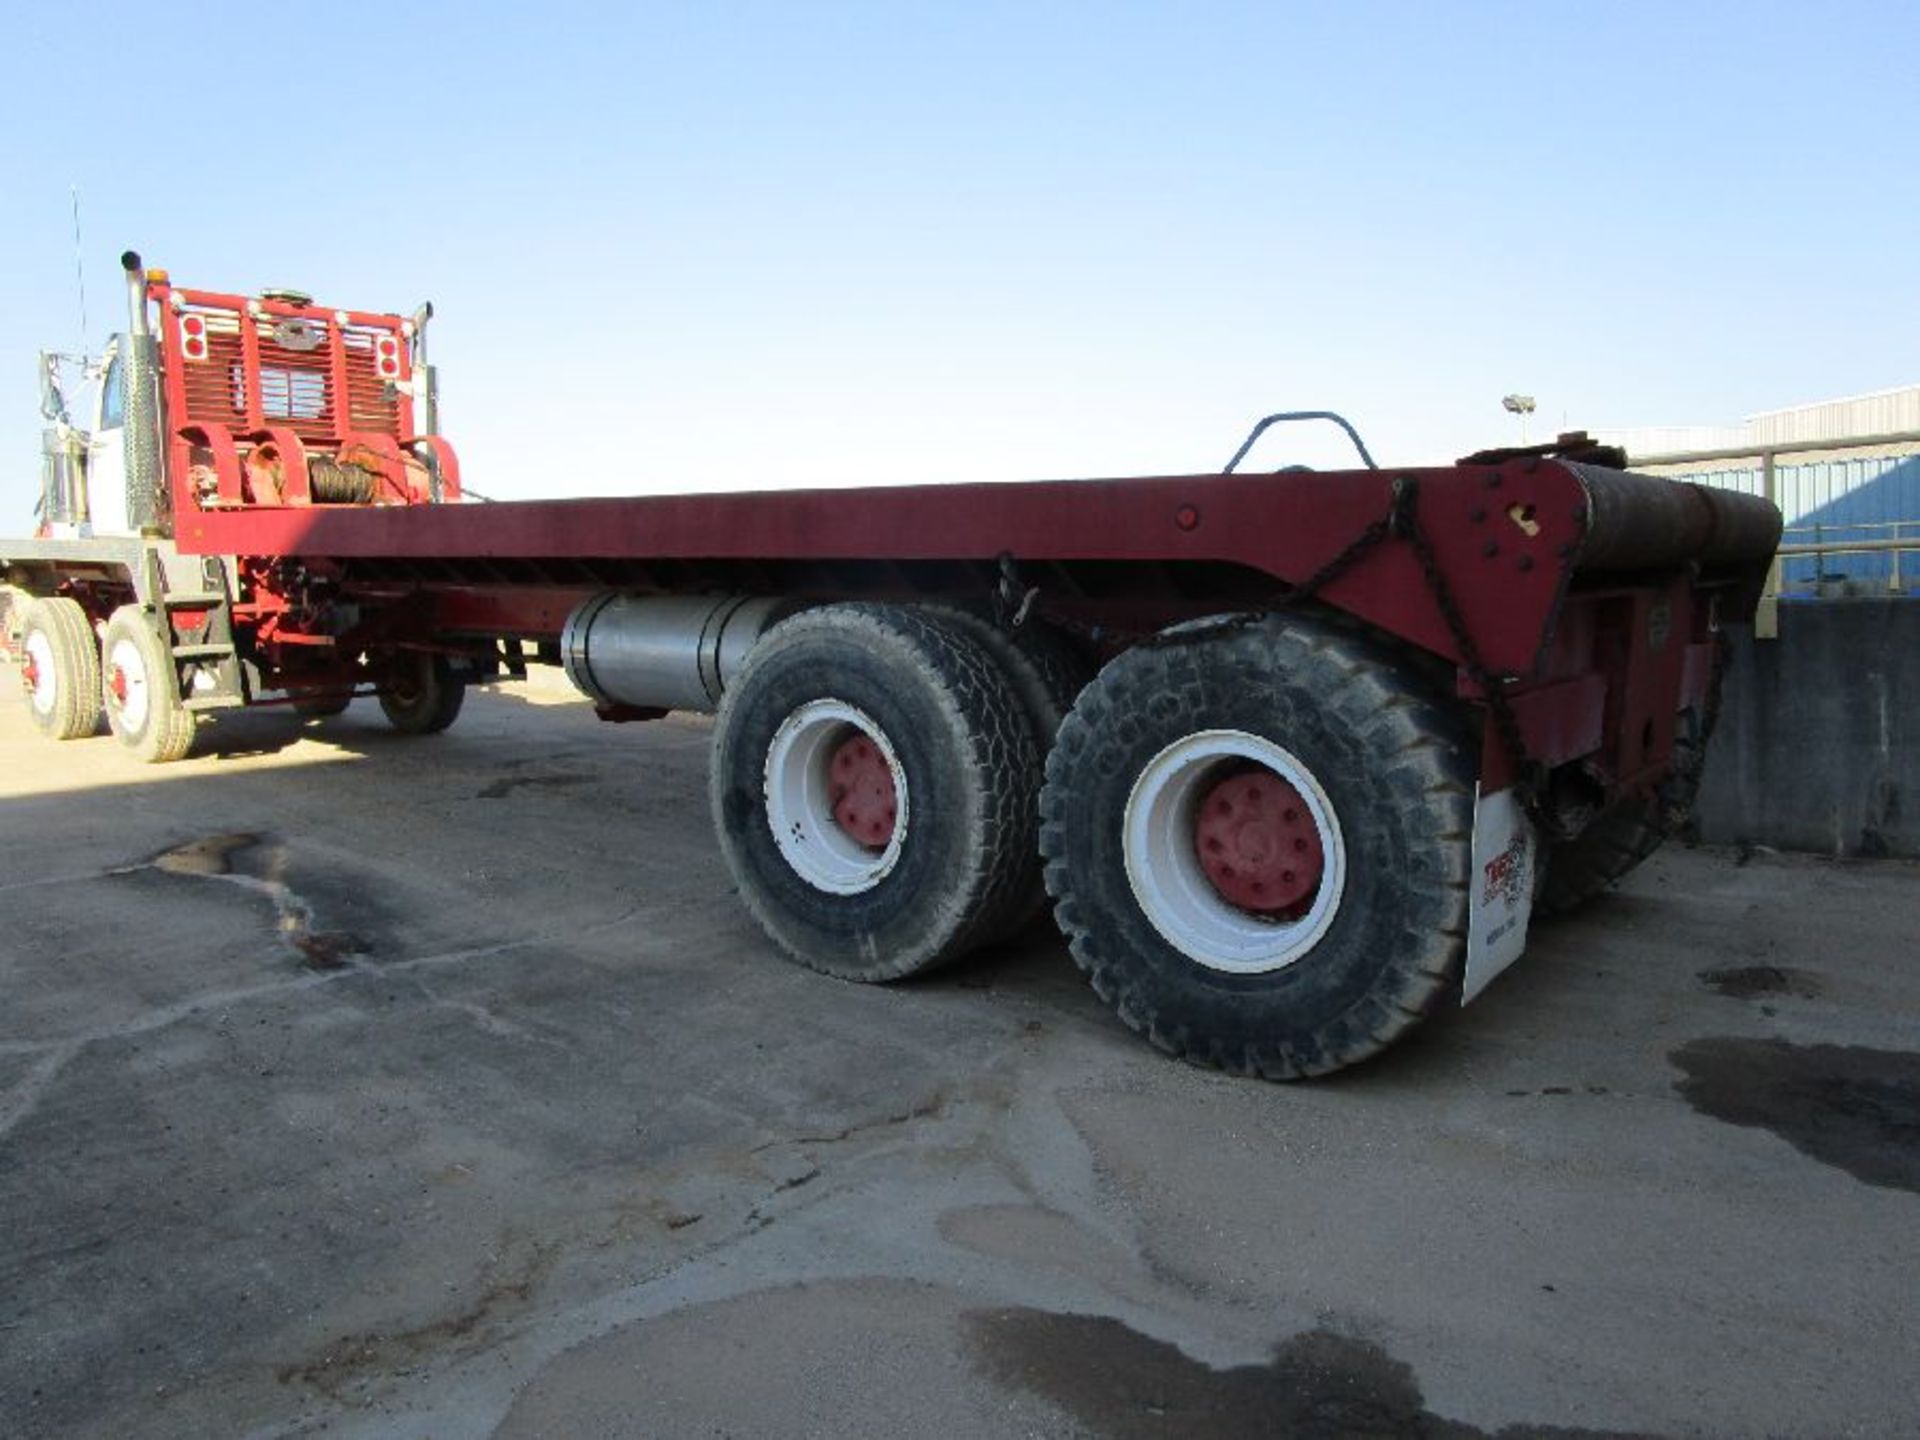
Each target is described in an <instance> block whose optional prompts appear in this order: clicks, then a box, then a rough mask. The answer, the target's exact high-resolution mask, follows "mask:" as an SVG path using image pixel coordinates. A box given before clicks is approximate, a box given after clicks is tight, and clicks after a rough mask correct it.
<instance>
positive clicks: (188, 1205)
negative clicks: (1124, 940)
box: [0, 676, 1920, 1440]
mask: <svg viewBox="0 0 1920 1440" xmlns="http://www.w3.org/2000/svg"><path fill="white" fill-rule="evenodd" d="M11 684H12V678H11V676H0V689H10V687H11ZM705 746H706V732H705V731H704V729H702V728H701V727H700V726H698V725H697V724H695V723H692V722H683V721H678V720H676V721H670V722H666V723H662V724H657V725H643V726H624V727H616V726H606V725H601V724H598V723H597V722H596V721H595V720H594V719H593V717H592V715H591V714H590V712H588V711H587V710H586V709H585V708H584V707H582V706H580V705H578V704H570V703H565V702H564V701H563V699H562V697H561V695H560V693H559V692H558V691H557V690H555V689H553V688H552V687H551V686H550V685H548V684H539V685H535V686H532V687H525V688H520V687H515V688H510V689H507V690H505V691H503V692H501V693H499V694H496V695H489V696H477V697H475V698H474V699H473V700H472V701H471V702H470V705H469V708H468V712H467V714H466V715H465V716H464V717H463V718H462V720H461V722H460V724H459V725H458V726H456V728H455V729H454V730H453V731H452V732H450V733H449V734H447V735H445V736H441V737H438V738H435V739H430V740H423V741H405V740H400V739H397V738H394V737H392V736H390V735H389V734H388V733H387V732H386V731H385V729H384V727H383V725H382V723H381V721H380V717H379V713H378V710H377V708H376V707H374V706H373V705H371V704H370V703H365V702H363V703H361V704H359V705H356V706H355V707H354V708H353V709H352V710H351V711H350V712H349V713H348V714H347V715H345V716H343V717H341V718H340V719H338V720H336V721H332V722H326V723H322V724H317V725H305V726H303V725H301V724H300V723H299V722H297V721H296V720H295V719H293V718H292V717H291V716H282V715H274V714H258V715H245V716H238V717H231V718H228V719H226V720H224V721H222V722H221V723H219V724H218V725H217V726H213V727H210V728H209V730H208V731H207V732H206V733H204V734H203V737H202V747H203V748H202V751H201V753H200V754H199V755H198V757H197V758H195V759H193V760H191V761H189V762H188V763H185V764H182V765H178V766H172V767H166V768H163V769H143V768H141V767H138V766H136V765H134V764H132V763H130V762H129V761H128V760H126V759H125V758H124V757H123V756H122V754H121V753H120V751H119V747H118V746H117V745H116V744H115V742H114V741H112V740H111V739H106V738H99V739H94V740H90V741H82V742H78V743H74V744H69V745H65V746H58V747H56V746H53V745H50V744H47V743H46V742H44V741H42V740H40V739H39V738H38V737H37V736H35V735H34V734H33V733H32V732H31V731H30V729H29V727H28V725H27V722H26V719H25V715H24V712H23V709H22V707H20V706H19V705H18V704H17V703H15V702H12V701H11V700H9V701H8V703H6V704H5V705H4V706H3V707H0V857H3V858H0V918H3V920H4V925H3V926H0V1435H5V1436H9V1437H19V1436H39V1435H99V1436H126V1435H139V1436H142V1437H158V1436H209V1435H223V1436H224V1435H254V1436H295V1435H300V1436H305V1435H312V1434H317V1433H320V1432H323V1431H324V1432H325V1433H327V1434H328V1435H334V1436H338V1435H346V1436H362V1437H373V1436H393V1437H413V1440H417V1437H422V1436H431V1437H462V1436H482V1435H500V1436H512V1437H520V1436H565V1437H581V1436H638V1435H646V1436H722V1435H728V1436H781V1435H831V1436H842V1435H844V1436H880V1435H902V1436H908V1435H927V1436H942V1437H948V1436H958V1435H967V1436H973V1435H979V1436H1015V1435H1047V1436H1052V1435H1111V1436H1128V1437H1132V1436H1162V1435H1165V1436H1173V1435H1193V1434H1205V1435H1242V1434H1249V1435H1252V1434H1257V1435H1290V1436H1308V1437H1313V1436H1337V1435H1351V1434H1366V1435H1375V1436H1449V1437H1465V1436H1476V1435H1484V1434H1498V1435H1502V1436H1507V1437H1513V1436H1518V1435H1541V1434H1553V1435H1562V1436H1565V1435H1575V1434H1577V1435H1609V1436H1612V1435H1626V1434H1631V1435H1695V1434H1704V1435H1739V1436H1757V1435H1780V1436H1810V1437H1811V1436H1820V1437H1829V1436H1840V1435H1883V1436H1892V1435H1903V1434H1904V1435H1911V1434H1914V1433H1916V1431H1920V1399H1916V1390H1915V1384H1914V1381H1915V1377H1916V1375H1920V1316H1916V1306H1917V1305H1920V1299H1917V1298H1916V1297H1917V1296H1920V1287H1917V1286H1916V1278H1917V1277H1920V1054H1917V1053H1916V1050H1917V1049H1920V965H1917V964H1916V947H1915V941H1914V937H1915V935H1916V934H1920V883H1916V882H1917V881H1920V872H1916V870H1915V869H1914V868H1912V867H1909V866H1903V865H1900V864H1897V863H1878V864H1856V865H1833V864H1827V863H1815V862H1808V861H1800V860H1794V859H1785V858H1780V857H1776V856H1771V855H1758V856H1754V857H1752V858H1751V859H1750V860H1748V861H1747V862H1746V863H1742V861H1741V859H1740V858H1738V857H1735V856H1733V855H1731V854H1726V853H1712V852H1687V851H1675V852H1672V853H1669V854H1666V855H1663V856H1661V857H1659V858H1658V859H1656V861H1655V862H1653V863H1652V864H1650V865H1649V866H1647V867H1646V868H1645V869H1644V870H1643V871H1642V872H1641V873H1640V874H1639V875H1637V876H1636V877H1634V878H1633V879H1632V880H1631V881H1630V882H1629V883H1628V884H1627V885H1626V886H1625V887H1624V889H1623V890H1622V891H1621V893H1619V894H1618V895H1616V896H1613V897H1611V898H1609V899H1607V900H1604V901H1602V902H1600V903H1597V904H1595V905H1594V906H1592V907H1591V908H1590V909H1589V910H1588V911H1587V912H1586V913H1584V914H1583V915H1582V916H1580V917H1578V918H1577V919H1575V920H1573V921H1571V922H1568V923H1563V924H1561V925H1558V926H1555V927H1552V928H1550V929H1545V930H1542V931H1540V932H1539V933H1538V934H1537V937H1536V941H1535V944H1534V947H1533V951H1532V953H1531V954H1530V956H1529V957H1528V959H1527V960H1526V961H1525V962H1523V963H1522V965H1521V966H1519V967H1518V968H1516V969H1515V970H1514V971H1513V972H1511V973H1510V974H1508V975H1507V976H1505V977H1503V978H1502V979H1501V980H1500V981H1499V982H1498V983H1497V984H1496V985H1495V986H1494V987H1493V988H1492V990H1491V991H1489V993H1488V994H1487V995H1486V996H1485V997H1484V998H1483V999H1482V1000H1480V1001H1479V1002H1477V1003H1476V1004H1475V1005H1474V1006H1472V1007H1471V1008H1470V1009H1468V1010H1466V1011H1464V1012H1462V1013H1460V1014H1459V1015H1458V1016H1456V1017H1452V1018H1451V1019H1449V1020H1448V1021H1446V1022H1444V1023H1441V1024H1438V1025H1435V1026H1431V1027H1429V1028H1428V1030H1427V1031H1425V1032H1424V1033H1423V1034H1422V1035H1420V1036H1419V1037H1418V1038H1416V1039H1415V1040H1414V1041H1413V1042H1412V1043H1409V1044H1407V1045H1405V1046H1403V1047H1401V1048H1400V1049H1399V1050H1398V1051H1396V1052H1394V1053H1392V1054H1390V1055H1389V1056H1387V1057H1385V1058H1383V1059H1382V1060H1380V1061H1378V1062H1376V1063H1374V1064H1372V1065H1370V1066H1367V1067H1364V1068H1362V1069H1361V1070H1358V1071H1356V1072H1353V1073H1351V1074H1348V1075H1346V1076H1343V1077H1340V1078H1336V1079H1334V1080H1331V1081H1327V1082H1322V1083H1317V1084H1312V1085H1305V1086H1292V1087H1282V1086H1274V1085H1266V1084H1260V1083H1255V1082H1244V1081H1233V1080H1227V1079H1223V1078H1221V1077H1218V1076H1215V1075H1210V1074H1207V1073H1203V1072H1201V1071H1198V1070H1193V1069H1189V1068H1186V1067H1184V1066H1182V1065H1179V1064H1177V1063H1174V1062H1171V1061H1168V1060H1166V1059H1164V1058H1162V1057H1161V1056H1159V1055H1158V1054H1156V1053H1154V1052H1153V1051H1152V1050H1150V1049H1149V1048H1148V1047H1147V1046H1145V1045H1144V1044H1143V1043H1142V1042H1140V1041H1138V1040H1136V1039H1134V1038H1133V1037H1132V1036H1131V1035H1129V1034H1128V1033H1126V1032H1125V1031H1124V1030H1122V1028H1121V1027H1120V1026H1119V1024H1118V1023H1117V1022H1116V1021H1115V1020H1113V1019H1112V1018H1111V1017H1110V1016H1109V1015H1108V1013H1107V1012H1106V1011H1105V1009H1104V1008H1103V1007H1102V1006H1101V1005H1100V1004H1099V1003H1098V1002H1097V1001H1096V1000H1095V999H1094V997H1093V996H1092V994H1091V993H1090V992H1089V991H1088V990H1087V989H1086V987H1085V986H1084V985H1083V984H1082V983H1081V981H1080V979H1079V977H1078V974H1077V972H1076V971H1075V970H1074V968H1073V966H1072V964H1071V963H1070V961H1069V960H1068V958H1067V956H1066V953H1065V949H1064V947H1063V946H1062V945H1061V944H1060V943H1059V942H1058V941H1057V940H1054V939H1050V938H1036V939H1034V940H1033V941H1032V942H1031V943H1029V944H1026V945H1024V946H1022V947H1019V948H1013V949H1008V950H1005V951H1002V952H1000V953H995V954H989V955H984V956H981V957H979V958H978V959H977V960H975V961H973V962H971V963H969V964H967V965H965V966H964V967H962V968H959V969H956V970H953V971H951V972H948V973H945V974H942V975H941V976H939V977H936V978H934V979H931V980H929V981H926V982H924V983H919V984H912V985H907V986H903V987H897V988H892V989H862V988H859V987H855V986H850V985H845V984H840V983H837V982H834V981H831V980H826V979H822V978H819V977H817V976H814V975H811V974H809V973H807V972H805V971H802V970H800V969H797V968H795V967H793V966H791V965H787V964H784V963H782V962H781V961H780V960H779V959H778V958H777V957H776V956H775V955H774V953H773V952H772V950H771V948H770V946H769V945H768V944H767V942H766V941H764V940H763V939H762V938H761V936H760V934H759V933H758V932H757V931H756V930H755V928H754V927H753V926H752V924H751V923H750V922H749V921H748V919H747V917H746V915H745V914H744V912H743V911H742V910H741V908H740V907H739V905H738V904H737V903H736V902H735V900H734V898H733V897H732V895H731V894H730V893H729V884H728V879H727V876H726V873H725V871H724V869H723V868H722V866H721V863H720V859H719V856H718V853H717V851H716V848H715V846H714V844H713V842H712V840H711V838H710V836H709V832H708V826H707V817H706V802H705V790H704V778H703V768H704V752H705Z"/></svg>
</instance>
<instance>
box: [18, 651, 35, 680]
mask: <svg viewBox="0 0 1920 1440" xmlns="http://www.w3.org/2000/svg"><path fill="white" fill-rule="evenodd" d="M20 679H21V680H22V681H23V682H25V684H26V687H27V689H29V690H38V689H39V688H40V666H39V665H38V664H37V663H36V662H35V661H34V658H33V652H32V651H31V650H29V651H28V652H27V654H26V656H25V658H23V659H22V660H21V662H20Z"/></svg>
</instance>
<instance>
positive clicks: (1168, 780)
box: [1040, 619, 1474, 1079]
mask: <svg viewBox="0 0 1920 1440" xmlns="http://www.w3.org/2000/svg"><path fill="white" fill-rule="evenodd" d="M1473 754H1474V750H1473V747H1472V745H1471V744H1469V743H1468V741H1467V739H1466V737H1465V735H1464V734H1462V733H1461V731H1460V728H1459V726H1458V725H1457V723H1456V717H1454V716H1453V715H1451V714H1450V713H1448V712H1446V711H1444V710H1442V709H1441V708H1440V707H1439V706H1438V705H1436V704H1435V703H1433V702H1432V701H1431V700H1430V699H1429V698H1428V696H1427V694H1426V692H1425V690H1424V689H1423V688H1422V687H1421V686H1420V685H1419V683H1418V682H1417V681H1416V680H1415V679H1413V678H1412V677H1410V676H1408V675H1406V674H1405V673H1404V672H1403V671H1402V670H1400V669H1399V668H1397V667H1396V666H1395V665H1394V663H1393V662H1392V661H1391V660H1390V659H1389V658H1388V657H1386V656H1385V655H1383V654H1380V653H1377V652H1376V651H1375V650H1374V649H1373V647H1371V646H1370V645H1368V644H1367V643H1366V642H1365V641H1364V640H1363V639H1358V638H1355V637H1352V636H1349V635H1344V634H1339V633H1334V632H1331V631H1329V630H1327V629H1325V628H1322V627H1320V626H1317V625H1314V624H1313V623H1312V622H1310V621H1307V620H1303V619H1288V620H1285V621H1282V620H1278V619H1276V620H1271V621H1268V622H1266V623H1264V624H1261V625H1257V626H1252V627H1246V628H1237V629H1234V630H1230V631H1224V632H1215V633H1211V634H1209V633H1207V632H1205V631H1204V630H1196V631H1195V632H1194V634H1193V638H1191V639H1180V638H1177V637H1170V638H1168V639H1165V640H1163V641H1162V642H1161V643H1159V644H1156V645H1153V646H1147V647H1142V648H1139V649H1135V650H1131V651H1128V652H1127V653H1126V654H1123V655H1121V656H1120V657H1119V658H1118V659H1116V660H1115V661H1114V662H1113V663H1112V664H1110V665H1108V666H1107V668H1106V669H1105V670H1104V671H1102V672H1101V674H1100V677H1099V678H1098V679H1097V680H1095V681H1094V683H1093V684H1092V685H1091V686H1089V687H1088V689H1087V690H1086V692H1085V693H1084V694H1083V695H1082V696H1081V697H1080V700H1079V702H1078V703H1077V704H1076V705H1075V706H1074V710H1073V713H1072V714H1071V715H1070V716H1068V718H1067V721H1066V723H1065V724H1064V725H1063V726H1061V729H1060V738H1059V740H1058V742H1057V743H1056V744H1055V746H1054V750H1053V754H1052V755H1051V757H1050V758H1049V760H1048V763H1047V784H1046V789H1045V791H1044V792H1043V794H1042V797H1041V833H1040V846H1041V852H1042V854H1043V855H1044V856H1045V857H1046V861H1047V868H1046V878H1047V888H1048V889H1049V890H1050V891H1051V892H1052V894H1053V896H1054V901H1055V916H1056V918H1057V919H1058V920H1059V922H1060V926H1061V929H1062V930H1064V931H1065V932H1066V935H1067V938H1068V940H1069V942H1070V946H1071V949H1072V952H1073V956H1074V959H1075V960H1076V961H1077V962H1078V963H1079V965H1080V967H1081V968H1082V969H1083V970H1085V971H1086V972H1087V974H1088V976H1089V978H1090V979H1091V980H1092V982H1093V987H1094V989H1095V990H1096V991H1097V992H1098V993H1099V994H1100V996H1101V997H1102V998H1103V999H1105V1000H1106V1001H1107V1002H1108V1003H1109V1004H1110V1005H1112V1006H1113V1007H1114V1009H1115V1010H1116V1011H1117V1012H1118V1014H1119V1016H1120V1018H1121V1019H1122V1020H1123V1021H1124V1022H1125V1023H1126V1024H1127V1025H1129V1026H1131V1027H1132V1028H1133V1029H1135V1030H1137V1031H1139V1032H1141V1033H1142V1034H1144V1035H1146V1036H1147V1037H1148V1038H1149V1039H1150V1040H1151V1041H1152V1042H1153V1043H1154V1044H1155V1045H1157V1046H1159V1047H1160V1048H1161V1049H1163V1050H1166V1051H1168V1052H1169V1053H1171V1054H1174V1055H1178V1056H1181V1057H1183V1058H1185V1059H1188V1060H1192V1061H1195V1062H1197V1063H1200V1064H1204V1065H1210V1066H1214V1067H1217V1068H1220V1069H1223V1070H1228V1071H1232V1072H1235V1073H1239V1074H1256V1075H1262V1076H1266V1077H1268V1078H1271V1079H1293V1078H1297V1077H1300V1076H1307V1075H1318V1074H1324V1073H1326V1072H1327V1071H1331V1070H1337V1069H1340V1068H1342V1067H1343V1066H1347V1065H1352V1064H1354V1063H1356V1062H1358V1061H1360V1060H1364V1059H1366V1058H1367V1057H1369V1056H1371V1055H1374V1054H1376V1053H1378V1052H1379V1051H1381V1050H1383V1049H1385V1048H1386V1047H1387V1046H1388V1045H1390V1044H1392V1043H1393V1042H1394V1041H1395V1040H1396V1039H1398V1038H1399V1037H1400V1036H1401V1035H1402V1034H1404V1033H1405V1032H1406V1031H1407V1030H1408V1029H1410V1028H1411V1027H1412V1026H1414V1025H1415V1024H1417V1023H1419V1022H1420V1021H1421V1020H1422V1019H1424V1018H1426V1017H1427V1016H1428V1015H1429V1014H1431V1013H1432V1012H1433V1011H1434V1010H1436V1009H1437V1008H1438V1007H1439V1006H1440V1004H1441V1003H1442V1001H1443V1000H1444V999H1445V998H1446V997H1447V996H1449V995H1452V994H1455V993H1457V991H1458V986H1459V984H1460V979H1461V975H1462V970H1463V967H1464V964H1465V956H1466V934H1467V900H1468V880H1469V874H1470V870H1471V859H1472V846H1473V769H1472V763H1473V760H1472V757H1473Z"/></svg>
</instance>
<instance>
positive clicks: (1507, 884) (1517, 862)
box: [1460, 789, 1540, 1005]
mask: <svg viewBox="0 0 1920 1440" xmlns="http://www.w3.org/2000/svg"><path fill="white" fill-rule="evenodd" d="M1539 850H1540V844H1539V840H1538V838H1537V837H1536V836H1535V835H1534V832H1533V822H1532V821H1530V820H1528V819H1527V812H1526V811H1525V810H1523V809H1521V807H1520V801H1519V798H1518V797H1517V796H1516V795H1515V794H1514V792H1513V791H1512V790H1511V789H1506V790H1497V791H1495V792H1494V793H1493V794H1491V795H1488V794H1486V793H1485V792H1484V791H1476V792H1475V794H1474V800H1473V877H1472V885H1473V891H1472V898H1471V900H1470V901H1469V904H1468V908H1467V973H1466V979H1465V981H1464V983H1463V984H1462V986H1461V990H1460V1003H1461V1004H1462V1005H1464V1004H1466V1003H1467V1002H1468V1001H1469V1000H1471V999H1473V997H1474V996H1476V995H1478V994H1479V993H1480V992H1481V991H1482V990H1484V989H1486V988H1487V984H1488V982H1489V981H1491V980H1492V979H1493V977H1494V976H1496V975H1498V974H1499V973H1500V972H1501V971H1502V970H1504V969H1506V968H1507V967H1508V966H1509V965H1511V964H1512V963H1513V962H1514V961H1516V960H1518V959H1519V958H1520V952H1521V951H1522V950H1525V949H1526V948H1527V921H1528V920H1529V919H1530V918H1531V917H1532V915H1533V879H1534V866H1535V864H1536V863H1537V860H1538V856H1539Z"/></svg>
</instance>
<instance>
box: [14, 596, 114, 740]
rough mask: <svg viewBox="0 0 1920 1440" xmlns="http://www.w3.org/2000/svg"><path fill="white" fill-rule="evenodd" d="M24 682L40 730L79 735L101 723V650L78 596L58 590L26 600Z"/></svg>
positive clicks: (67, 736) (29, 707)
mask: <svg viewBox="0 0 1920 1440" xmlns="http://www.w3.org/2000/svg"><path fill="white" fill-rule="evenodd" d="M20 682H21V685H22V686H23V688H24V689H25V692H26V700H27V714H28V715H29V716H31V717H32V719H33V723H34V727H35V728H36V729H37V730H39V731H40V733H41V734H43V735H46V736H49V737H50V738H52V739H55V740H79V739H82V738H84V737H86V736H88V735H91V734H93V732H94V731H95V730H97V729H99V728H100V649H99V647H98V646H97V645H96V644H95V643H94V639H93V627H92V626H91V625H89V624H88V623H87V612H86V611H84V610H82V609H81V608H80V606H79V605H78V604H77V603H76V602H75V601H72V600H69V599H67V598H66V597H65V596H64V595H58V596H48V597H46V598H43V599H39V600H32V601H29V602H28V603H27V605H26V607H25V609H24V611H23V612H22V614H21V616H20Z"/></svg>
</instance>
